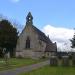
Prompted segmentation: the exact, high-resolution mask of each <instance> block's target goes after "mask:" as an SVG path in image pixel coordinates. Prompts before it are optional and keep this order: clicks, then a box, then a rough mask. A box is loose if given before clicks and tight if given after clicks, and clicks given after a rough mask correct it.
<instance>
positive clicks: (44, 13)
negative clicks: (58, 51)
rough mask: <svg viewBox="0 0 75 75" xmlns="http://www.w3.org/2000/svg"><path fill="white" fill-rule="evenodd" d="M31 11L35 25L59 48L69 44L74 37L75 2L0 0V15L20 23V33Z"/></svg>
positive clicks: (61, 0) (69, 0)
mask: <svg viewBox="0 0 75 75" xmlns="http://www.w3.org/2000/svg"><path fill="white" fill-rule="evenodd" d="M29 11H30V12H31V13H32V15H33V23H34V25H35V26H36V27H37V28H39V29H40V30H42V31H43V32H44V33H45V34H46V35H49V37H50V39H52V41H53V42H55V41H56V42H57V45H58V47H63V45H64V44H65V43H66V42H67V44H68V42H69V39H71V38H72V37H73V34H74V28H75V0H0V15H3V16H6V17H7V18H9V19H11V20H14V21H15V22H17V23H19V24H20V25H19V26H18V29H19V30H20V31H21V30H22V29H23V27H24V26H25V22H26V16H27V14H28V12H29ZM69 44H70V42H69ZM68 48H69V47H68Z"/></svg>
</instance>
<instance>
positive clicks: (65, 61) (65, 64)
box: [62, 56, 69, 66]
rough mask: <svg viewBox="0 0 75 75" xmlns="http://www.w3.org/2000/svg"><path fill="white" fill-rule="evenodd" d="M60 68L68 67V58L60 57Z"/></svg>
mask: <svg viewBox="0 0 75 75" xmlns="http://www.w3.org/2000/svg"><path fill="white" fill-rule="evenodd" d="M62 66H69V57H68V56H62Z"/></svg>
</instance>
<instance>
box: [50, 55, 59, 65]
mask: <svg viewBox="0 0 75 75" xmlns="http://www.w3.org/2000/svg"><path fill="white" fill-rule="evenodd" d="M50 65H51V66H57V65H58V63H57V57H56V56H51V57H50Z"/></svg>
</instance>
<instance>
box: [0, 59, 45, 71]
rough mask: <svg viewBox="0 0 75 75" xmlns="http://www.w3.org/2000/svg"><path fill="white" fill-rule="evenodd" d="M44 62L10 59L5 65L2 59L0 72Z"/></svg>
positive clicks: (0, 60)
mask: <svg viewBox="0 0 75 75" xmlns="http://www.w3.org/2000/svg"><path fill="white" fill-rule="evenodd" d="M44 60H46V59H41V60H34V59H30V58H10V59H8V60H7V63H6V62H5V61H4V59H0V71H1V70H7V69H14V68H18V67H23V66H27V65H31V64H35V63H39V62H41V61H44Z"/></svg>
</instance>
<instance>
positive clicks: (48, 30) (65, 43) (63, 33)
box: [43, 25, 74, 51]
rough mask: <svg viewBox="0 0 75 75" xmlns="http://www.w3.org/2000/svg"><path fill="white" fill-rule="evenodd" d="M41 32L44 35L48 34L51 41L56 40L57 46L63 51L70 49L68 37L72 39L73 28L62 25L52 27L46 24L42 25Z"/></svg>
mask: <svg viewBox="0 0 75 75" xmlns="http://www.w3.org/2000/svg"><path fill="white" fill-rule="evenodd" d="M43 32H44V33H45V34H46V35H49V37H50V39H51V40H52V41H54V42H55V41H56V42H57V46H58V47H60V48H61V49H62V50H63V51H64V50H68V51H70V49H71V48H70V46H71V43H70V39H72V37H73V35H74V30H73V29H68V28H62V27H54V26H51V25H46V26H44V27H43Z"/></svg>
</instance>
